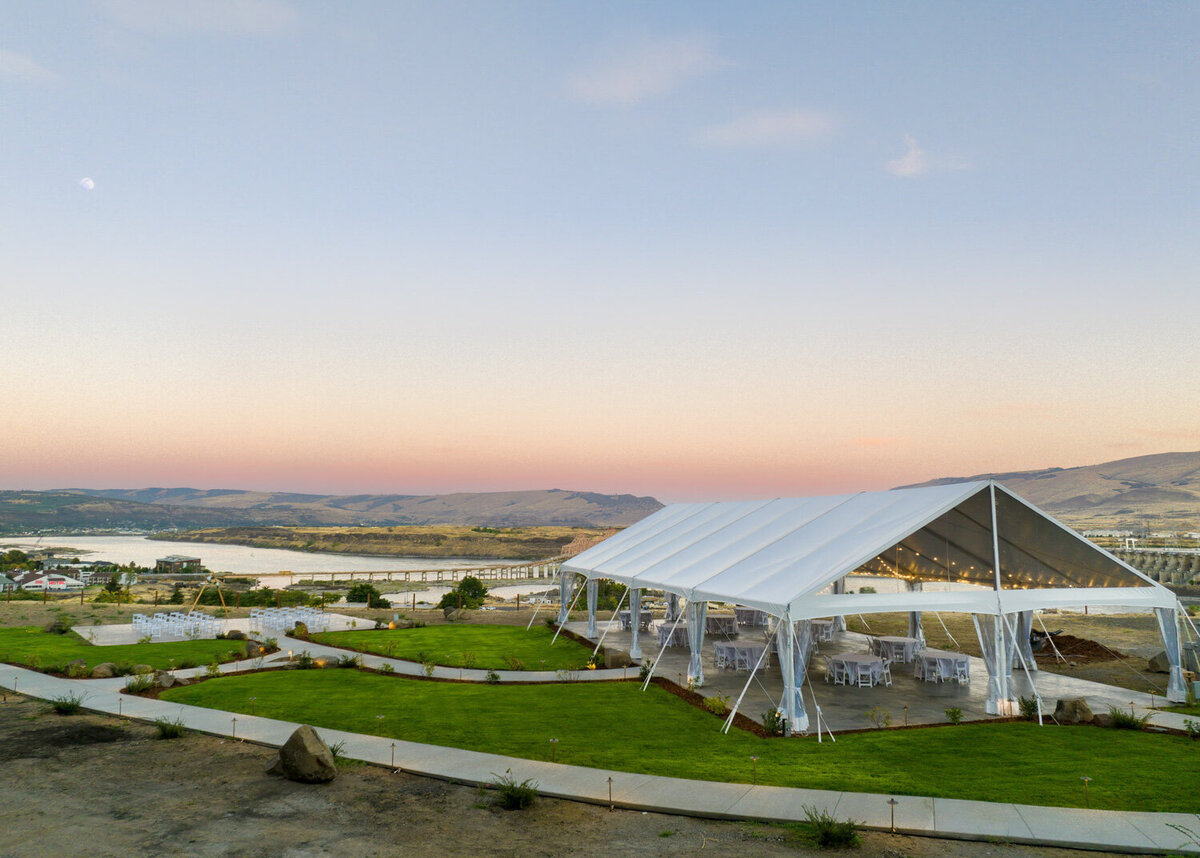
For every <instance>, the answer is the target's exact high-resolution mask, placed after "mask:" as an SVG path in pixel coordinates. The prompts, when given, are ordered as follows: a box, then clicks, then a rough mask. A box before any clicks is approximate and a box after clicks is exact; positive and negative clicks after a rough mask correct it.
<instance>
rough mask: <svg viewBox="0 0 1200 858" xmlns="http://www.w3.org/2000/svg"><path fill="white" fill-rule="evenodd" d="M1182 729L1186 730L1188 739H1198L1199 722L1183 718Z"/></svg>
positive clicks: (1199, 731)
mask: <svg viewBox="0 0 1200 858" xmlns="http://www.w3.org/2000/svg"><path fill="white" fill-rule="evenodd" d="M1183 729H1185V730H1187V734H1188V738H1189V739H1200V721H1197V720H1196V719H1195V718H1184V719H1183Z"/></svg>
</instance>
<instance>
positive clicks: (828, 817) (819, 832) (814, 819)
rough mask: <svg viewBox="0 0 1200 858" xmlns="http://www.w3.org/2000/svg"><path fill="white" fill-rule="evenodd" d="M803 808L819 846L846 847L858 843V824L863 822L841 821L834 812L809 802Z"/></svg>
mask: <svg viewBox="0 0 1200 858" xmlns="http://www.w3.org/2000/svg"><path fill="white" fill-rule="evenodd" d="M801 808H802V810H803V811H804V819H805V821H806V822H807V823H808V824H809V826H810V827H811V828H812V830H813V838H814V839H815V840H816V841H817V845H818V846H821V847H823V848H826V849H831V848H832V849H844V848H847V847H850V846H857V845H858V826H860V825H862V822H855V821H854V820H853V819H847V820H846V821H845V822H841V821H839V820H838V819H837V818H835V817H834V815H833V814H832V813H829V812H828V811H825V810H818V809H817V808H815V807H812V806H810V805H807V804H805V805H802V806H801Z"/></svg>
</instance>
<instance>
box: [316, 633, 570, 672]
mask: <svg viewBox="0 0 1200 858" xmlns="http://www.w3.org/2000/svg"><path fill="white" fill-rule="evenodd" d="M553 636H554V634H553V632H551V631H550V630H549V629H548V628H546V627H545V626H536V627H534V628H531V629H530V630H529V631H525V629H524V627H522V626H475V625H450V626H426V627H425V628H420V629H396V630H394V631H390V630H387V629H383V630H379V631H349V632H324V633H321V634H316V635H313V636H312V639H313V640H314V641H317V642H318V643H322V644H326V645H328V646H337V647H345V648H347V649H355V650H363V651H365V652H373V653H376V654H378V655H385V656H388V657H389V658H402V659H406V660H408V661H432V662H434V663H435V664H444V665H449V666H450V667H467V666H469V665H467V664H466V663H465V662H464V659H463V654H464V653H472V654H474V656H475V662H474V665H473V666H474V667H478V668H495V669H496V670H503V669H507V668H508V667H509V665H508V663H507V662H506V661H505V660H504V659H505V656H511V657H514V658H517V659H520V661H521V662H523V663H524V665H525V669H526V670H561V669H567V670H578V669H581V668H582V667H584V666H585V664H586V663H587V657H588V656H589V655H591V650H589V649H587V648H586V647H584V646H582V645H581V644H579V643H577V642H576V641H573V640H568V639H567V638H564V637H561V636H560V637H559V639H558V641H557V642H555V644H554V646H550V641H551V639H552V638H553Z"/></svg>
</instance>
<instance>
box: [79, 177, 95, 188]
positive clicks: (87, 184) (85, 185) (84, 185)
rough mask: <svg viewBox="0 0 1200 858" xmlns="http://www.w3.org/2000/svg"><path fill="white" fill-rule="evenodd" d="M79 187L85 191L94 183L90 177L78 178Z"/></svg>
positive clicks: (93, 186) (92, 186)
mask: <svg viewBox="0 0 1200 858" xmlns="http://www.w3.org/2000/svg"><path fill="white" fill-rule="evenodd" d="M79 187H81V188H83V189H84V190H85V191H90V190H93V189H94V188H95V187H96V183H95V182H93V181H92V180H91V179H86V178H85V179H80V180H79Z"/></svg>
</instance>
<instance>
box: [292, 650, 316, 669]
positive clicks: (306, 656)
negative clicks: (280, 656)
mask: <svg viewBox="0 0 1200 858" xmlns="http://www.w3.org/2000/svg"><path fill="white" fill-rule="evenodd" d="M295 660H296V667H298V668H300V669H301V670H312V669H313V667H314V666H316V663H317V660H316V659H315V658H313V657H312V653H310V652H309V651H308V650H304V651H303V652H301V653H300V654H299V655H297V656H296V657H295Z"/></svg>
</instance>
